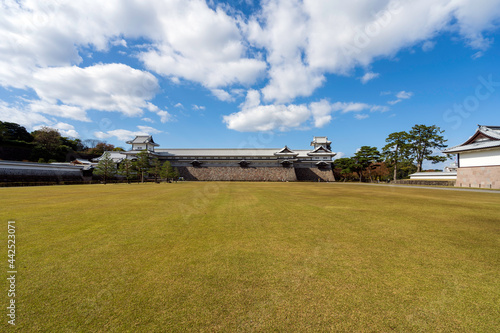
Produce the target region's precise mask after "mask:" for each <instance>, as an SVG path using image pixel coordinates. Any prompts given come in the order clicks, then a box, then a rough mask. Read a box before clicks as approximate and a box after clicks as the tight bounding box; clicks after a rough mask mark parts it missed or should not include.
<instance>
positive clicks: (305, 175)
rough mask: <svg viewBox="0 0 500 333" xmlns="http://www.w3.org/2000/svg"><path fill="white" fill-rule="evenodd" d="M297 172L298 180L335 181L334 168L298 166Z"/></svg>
mask: <svg viewBox="0 0 500 333" xmlns="http://www.w3.org/2000/svg"><path fill="white" fill-rule="evenodd" d="M295 174H296V175H297V180H302V181H313V182H317V181H318V179H319V180H320V181H322V182H334V181H335V177H334V176H333V170H332V169H319V168H296V169H295Z"/></svg>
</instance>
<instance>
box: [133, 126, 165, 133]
mask: <svg viewBox="0 0 500 333" xmlns="http://www.w3.org/2000/svg"><path fill="white" fill-rule="evenodd" d="M137 128H138V129H139V130H140V131H142V133H144V134H148V135H151V134H158V133H161V131H160V130H157V129H156V128H153V127H150V126H141V125H139V126H137ZM138 135H139V134H138Z"/></svg>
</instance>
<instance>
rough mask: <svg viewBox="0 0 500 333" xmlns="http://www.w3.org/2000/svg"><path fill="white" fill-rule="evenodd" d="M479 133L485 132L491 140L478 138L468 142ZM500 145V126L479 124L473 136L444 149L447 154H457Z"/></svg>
mask: <svg viewBox="0 0 500 333" xmlns="http://www.w3.org/2000/svg"><path fill="white" fill-rule="evenodd" d="M478 134H484V135H486V136H488V137H490V138H491V139H490V140H478V141H474V142H472V143H469V144H467V142H469V141H470V140H471V138H473V137H475V136H476V135H478ZM496 147H500V126H483V125H479V128H478V129H477V130H476V133H474V135H473V136H471V137H470V138H469V139H467V141H465V142H464V143H462V144H460V145H458V146H454V147H450V148H447V149H445V150H443V153H445V154H456V153H460V152H464V151H469V150H477V149H489V148H496Z"/></svg>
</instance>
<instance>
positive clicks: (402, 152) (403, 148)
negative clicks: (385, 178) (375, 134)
mask: <svg viewBox="0 0 500 333" xmlns="http://www.w3.org/2000/svg"><path fill="white" fill-rule="evenodd" d="M409 137H410V135H409V134H408V133H407V132H395V133H391V134H389V136H388V137H387V139H385V142H387V144H386V145H385V146H384V148H382V154H383V155H384V157H385V161H386V163H387V164H389V165H391V166H393V168H394V176H393V178H394V181H396V180H397V175H398V166H399V165H400V164H401V163H404V162H408V161H409V158H410V146H409V143H408V140H409Z"/></svg>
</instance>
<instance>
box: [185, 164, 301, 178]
mask: <svg viewBox="0 0 500 333" xmlns="http://www.w3.org/2000/svg"><path fill="white" fill-rule="evenodd" d="M178 170H179V173H180V175H181V177H184V179H185V180H203V181H231V180H232V181H296V180H297V177H296V175H295V171H294V169H293V168H284V167H267V168H265V167H262V168H258V167H246V168H242V167H203V166H201V167H192V166H191V167H178Z"/></svg>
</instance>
